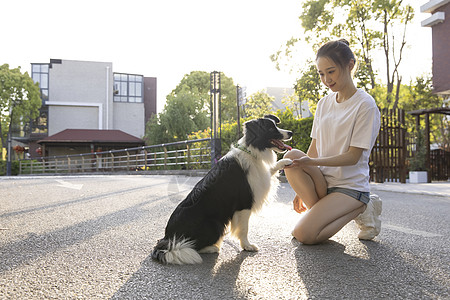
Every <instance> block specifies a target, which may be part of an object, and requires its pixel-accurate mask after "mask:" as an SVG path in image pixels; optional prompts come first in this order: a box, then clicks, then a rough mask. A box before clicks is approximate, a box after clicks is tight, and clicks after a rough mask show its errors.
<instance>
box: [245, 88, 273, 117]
mask: <svg viewBox="0 0 450 300" xmlns="http://www.w3.org/2000/svg"><path fill="white" fill-rule="evenodd" d="M274 100H275V98H274V97H271V96H269V94H267V93H266V92H264V91H262V90H261V91H258V92H256V93H254V94H252V95H250V96H249V97H247V102H246V103H245V106H244V111H245V115H246V116H247V117H249V118H252V119H254V118H261V117H263V116H264V115H267V114H268V113H270V106H271V103H272V102H273V101H274Z"/></svg>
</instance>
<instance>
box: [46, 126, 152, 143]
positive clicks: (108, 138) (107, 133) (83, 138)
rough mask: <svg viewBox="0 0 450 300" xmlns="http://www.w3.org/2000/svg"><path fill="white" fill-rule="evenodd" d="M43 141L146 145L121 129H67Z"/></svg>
mask: <svg viewBox="0 0 450 300" xmlns="http://www.w3.org/2000/svg"><path fill="white" fill-rule="evenodd" d="M41 143H120V144H138V145H144V141H143V140H142V139H140V138H137V137H135V136H133V135H131V134H128V133H125V132H123V131H121V130H96V129H66V130H63V131H61V132H58V133H56V134H54V135H51V136H49V137H46V138H45V139H42V140H40V141H38V144H41Z"/></svg>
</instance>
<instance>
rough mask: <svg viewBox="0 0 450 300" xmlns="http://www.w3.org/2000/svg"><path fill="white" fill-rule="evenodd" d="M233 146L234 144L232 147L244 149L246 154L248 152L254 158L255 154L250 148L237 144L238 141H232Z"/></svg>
mask: <svg viewBox="0 0 450 300" xmlns="http://www.w3.org/2000/svg"><path fill="white" fill-rule="evenodd" d="M233 146H234V148H237V149H239V150H241V151H244V152H245V153H247V154H250V155H251V156H252V157H253V158H256V155H254V154H253V153H252V152H251V151H250V150H248V148H247V147H245V146H242V145H239V144H238V143H234V144H233Z"/></svg>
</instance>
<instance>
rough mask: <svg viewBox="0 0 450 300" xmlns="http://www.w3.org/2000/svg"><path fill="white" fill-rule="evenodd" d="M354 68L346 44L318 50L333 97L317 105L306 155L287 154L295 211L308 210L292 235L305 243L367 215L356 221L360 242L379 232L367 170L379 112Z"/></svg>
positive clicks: (378, 203) (322, 74)
mask: <svg viewBox="0 0 450 300" xmlns="http://www.w3.org/2000/svg"><path fill="white" fill-rule="evenodd" d="M355 64H356V59H355V56H354V54H353V52H352V50H351V49H350V48H349V46H348V42H347V41H345V40H339V41H331V42H328V43H326V44H325V45H323V46H322V47H321V48H320V49H319V51H318V52H317V56H316V66H317V71H318V73H319V75H320V79H321V81H322V83H323V84H325V86H327V87H328V88H329V89H330V90H331V91H332V93H330V94H329V95H327V96H325V97H324V98H322V99H321V100H320V101H319V103H318V104H317V110H316V114H315V117H314V123H313V127H312V131H311V138H312V141H311V144H310V146H309V149H308V152H307V154H305V153H304V152H302V151H300V150H292V151H289V152H288V153H286V154H285V157H286V158H290V159H292V160H293V163H292V165H290V166H288V167H286V168H285V174H286V177H287V179H288V181H289V183H290V185H291V186H292V188H293V189H294V191H295V192H296V194H297V195H296V197H295V199H294V209H295V210H296V211H297V212H299V213H300V212H302V211H305V210H306V209H307V210H308V211H307V213H305V215H304V216H303V217H302V218H301V219H300V221H299V222H298V224H297V225H296V226H295V228H294V230H293V232H292V235H293V236H294V237H295V238H296V239H297V240H298V241H300V242H302V243H304V244H317V243H320V242H322V241H325V240H327V239H328V238H330V237H331V236H333V235H334V234H335V233H337V232H338V231H339V230H340V229H341V228H342V227H344V226H345V225H346V224H347V223H348V222H350V221H351V220H353V219H355V218H356V217H358V216H359V215H360V214H362V213H363V212H364V214H362V215H361V216H360V217H359V219H360V220H359V221H358V220H357V223H358V225H360V228H361V232H360V234H359V236H358V237H359V238H360V239H373V238H374V237H375V236H376V235H377V234H378V233H379V231H380V226H381V223H380V220H379V215H380V214H381V201H380V200H378V199H377V198H376V197H369V195H370V186H369V165H368V162H369V155H370V152H371V149H372V147H373V145H374V143H375V140H376V137H377V135H378V132H379V129H380V112H379V110H378V108H377V106H376V104H375V101H374V99H373V98H372V97H371V96H370V95H369V94H367V93H366V92H365V91H363V90H361V89H357V88H356V86H355V84H354V82H353V79H352V71H354V70H355ZM371 200H372V201H371ZM304 206H306V208H305V207H304Z"/></svg>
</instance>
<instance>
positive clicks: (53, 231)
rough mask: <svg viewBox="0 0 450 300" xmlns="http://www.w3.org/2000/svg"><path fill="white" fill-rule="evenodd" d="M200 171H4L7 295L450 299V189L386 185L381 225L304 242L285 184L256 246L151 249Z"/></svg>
mask: <svg viewBox="0 0 450 300" xmlns="http://www.w3.org/2000/svg"><path fill="white" fill-rule="evenodd" d="M198 180H200V177H186V176H117V175H116V176H84V177H33V178H31V177H28V178H3V179H0V299H450V246H449V245H450V240H449V236H450V226H449V225H450V222H449V221H450V217H449V216H450V199H449V197H442V196H432V195H419V194H407V193H396V192H389V191H378V192H377V193H378V194H379V196H380V197H381V198H382V200H383V209H384V211H383V215H382V220H383V227H382V232H381V234H380V235H379V236H378V237H377V238H376V239H375V240H374V241H364V242H362V241H359V240H358V239H357V233H358V231H357V229H356V225H355V224H354V223H353V222H351V223H350V224H348V225H347V226H346V227H344V228H343V230H341V231H340V232H339V233H338V234H336V235H335V236H334V237H332V238H331V239H330V240H329V241H328V242H326V243H324V244H321V245H316V246H306V245H302V244H300V243H298V242H296V241H295V240H293V239H292V237H291V235H290V232H291V230H292V227H293V226H294V224H295V223H296V222H297V220H298V218H299V215H298V214H297V213H295V212H294V211H293V210H292V209H291V200H292V198H293V192H292V190H291V189H290V187H289V185H288V184H287V183H282V184H281V186H280V189H279V193H278V199H277V200H276V201H274V202H273V203H271V204H269V205H268V206H266V207H264V209H263V211H262V212H261V213H259V214H258V215H255V216H252V218H251V229H250V233H249V238H250V241H251V242H254V243H256V244H258V245H259V248H260V251H259V252H257V253H249V252H244V251H241V250H240V249H239V244H238V242H236V241H235V240H233V239H231V238H228V237H227V238H226V239H225V242H224V244H223V248H222V251H221V253H220V254H204V255H203V259H204V262H203V264H201V265H194V266H172V265H170V266H165V265H161V264H159V263H156V262H154V261H152V260H151V258H150V253H151V250H152V248H153V246H154V244H155V242H156V240H157V239H159V238H161V237H162V236H163V232H164V228H165V225H166V222H167V219H168V217H169V216H170V214H171V212H172V210H173V209H174V208H175V206H176V205H177V203H178V202H180V201H181V200H182V199H183V197H184V196H185V195H186V194H187V193H188V192H189V191H190V189H191V188H192V186H193V185H194V184H195V183H196V182H197V181H198Z"/></svg>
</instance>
